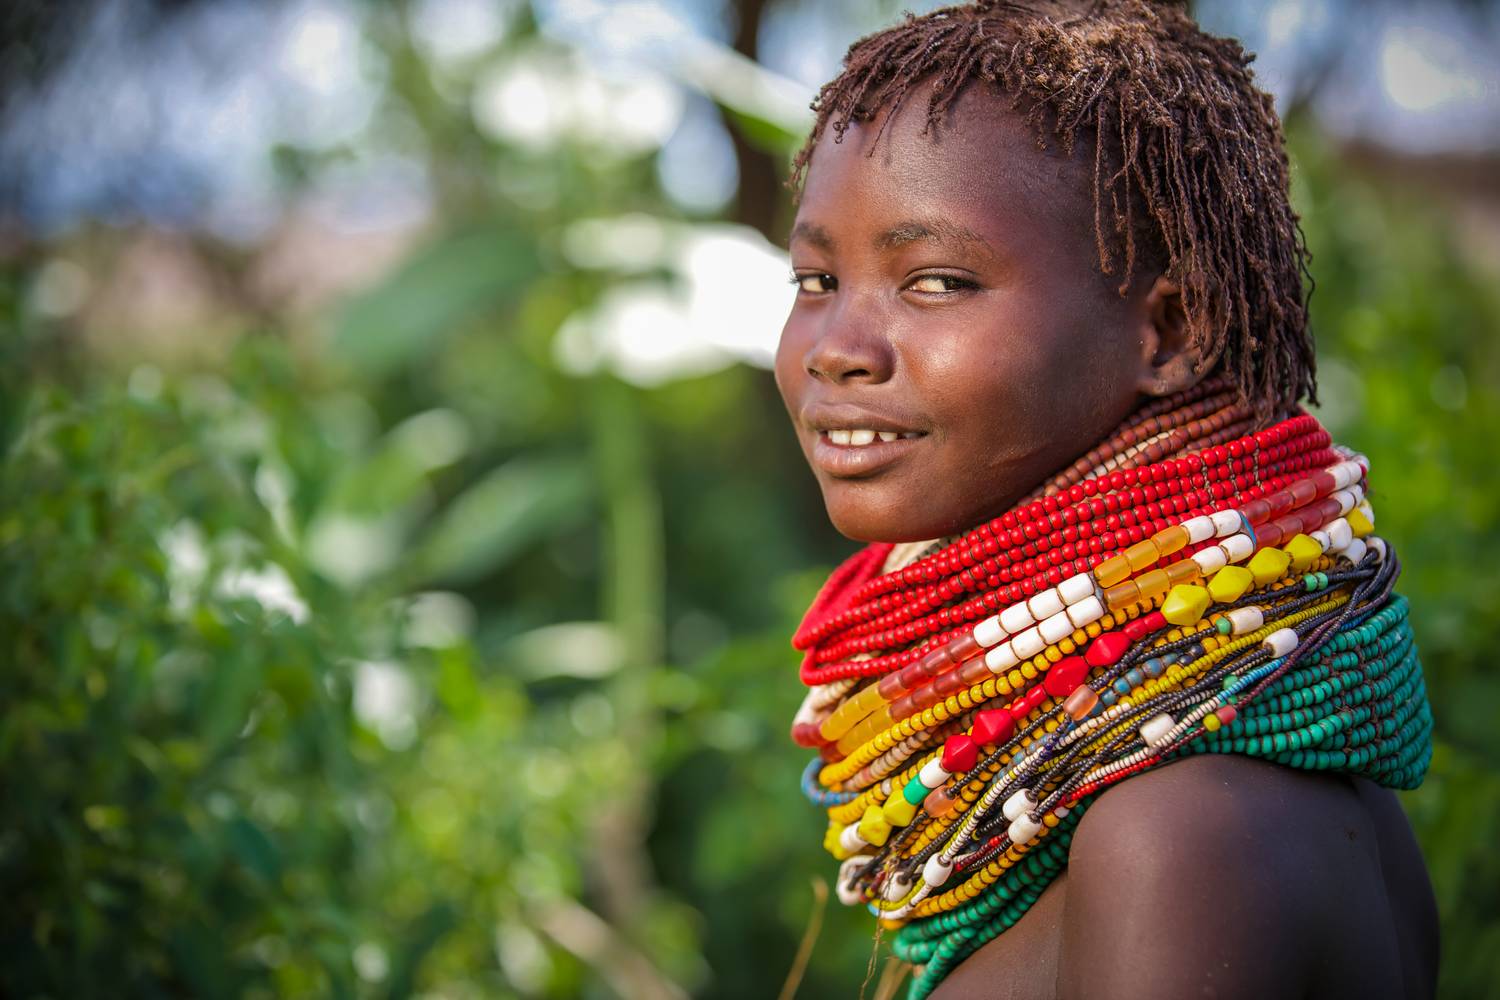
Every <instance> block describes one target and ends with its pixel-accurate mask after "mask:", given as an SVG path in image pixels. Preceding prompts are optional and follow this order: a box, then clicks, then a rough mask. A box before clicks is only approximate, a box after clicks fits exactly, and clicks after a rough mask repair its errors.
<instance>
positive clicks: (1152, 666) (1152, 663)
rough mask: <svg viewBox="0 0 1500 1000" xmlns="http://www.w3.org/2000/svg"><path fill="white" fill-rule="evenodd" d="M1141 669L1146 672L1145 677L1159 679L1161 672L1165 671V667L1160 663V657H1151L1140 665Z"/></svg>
mask: <svg viewBox="0 0 1500 1000" xmlns="http://www.w3.org/2000/svg"><path fill="white" fill-rule="evenodd" d="M1141 669H1142V670H1144V671H1146V676H1147V677H1160V676H1161V673H1162V671H1163V670H1165V669H1167V665H1166V664H1165V663H1163V662H1162V661H1161V657H1159V656H1153V657H1151V659H1149V660H1147V661H1146V662H1145V663H1142V664H1141Z"/></svg>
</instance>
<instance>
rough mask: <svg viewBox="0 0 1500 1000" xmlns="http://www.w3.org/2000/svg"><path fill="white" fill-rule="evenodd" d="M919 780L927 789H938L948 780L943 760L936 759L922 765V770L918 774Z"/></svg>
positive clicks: (940, 758) (939, 757)
mask: <svg viewBox="0 0 1500 1000" xmlns="http://www.w3.org/2000/svg"><path fill="white" fill-rule="evenodd" d="M917 780H919V781H920V782H922V784H923V785H924V786H925V787H927V788H937V787H938V786H940V785H942V783H943V782H945V781H947V780H948V772H947V771H946V770H944V768H943V758H942V757H941V756H938V757H934V758H932V759H931V760H929V761H928V762H927V763H925V764H923V765H922V770H920V771H918V772H917Z"/></svg>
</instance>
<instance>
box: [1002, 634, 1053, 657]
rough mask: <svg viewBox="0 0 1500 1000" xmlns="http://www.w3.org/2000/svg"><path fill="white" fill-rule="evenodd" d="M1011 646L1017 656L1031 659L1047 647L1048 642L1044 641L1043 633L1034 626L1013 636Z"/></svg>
mask: <svg viewBox="0 0 1500 1000" xmlns="http://www.w3.org/2000/svg"><path fill="white" fill-rule="evenodd" d="M1010 647H1011V649H1013V650H1015V653H1016V656H1017V658H1019V659H1022V660H1029V659H1031V658H1032V657H1033V656H1035V655H1036V654H1038V653H1040V652H1041V651H1042V650H1044V649H1046V648H1047V643H1046V642H1045V641H1043V639H1042V634H1041V633H1040V632H1039V631H1037V630H1036V628H1034V627H1033V628H1029V629H1027V630H1026V631H1024V632H1021V633H1020V634H1018V635H1016V636H1015V637H1014V638H1012V639H1011V640H1010Z"/></svg>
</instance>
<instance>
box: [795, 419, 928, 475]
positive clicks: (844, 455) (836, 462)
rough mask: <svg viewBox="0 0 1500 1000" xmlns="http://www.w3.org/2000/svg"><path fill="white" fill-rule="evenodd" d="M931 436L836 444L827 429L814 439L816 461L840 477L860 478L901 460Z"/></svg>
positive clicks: (922, 435) (814, 461)
mask: <svg viewBox="0 0 1500 1000" xmlns="http://www.w3.org/2000/svg"><path fill="white" fill-rule="evenodd" d="M926 436H927V435H925V434H921V435H918V436H917V437H898V438H897V439H896V440H894V441H882V440H880V439H879V438H877V439H876V440H874V441H872V442H871V443H869V444H860V445H850V444H834V443H833V441H832V440H831V439H830V438H829V437H828V432H827V431H819V432H818V436H817V438H816V439H815V440H814V441H813V453H812V463H813V465H814V466H816V467H817V468H819V469H821V470H822V471H824V472H826V473H828V474H829V475H830V476H834V477H835V478H839V479H858V478H861V477H864V476H869V475H873V474H874V473H876V472H879V471H881V470H882V469H884V468H886V467H887V466H889V465H891V464H892V463H893V462H898V461H900V460H901V459H902V457H904V456H905V455H906V453H907V452H908V451H910V450H911V449H913V448H915V447H918V446H919V445H920V444H921V443H922V440H923V438H925V437H926Z"/></svg>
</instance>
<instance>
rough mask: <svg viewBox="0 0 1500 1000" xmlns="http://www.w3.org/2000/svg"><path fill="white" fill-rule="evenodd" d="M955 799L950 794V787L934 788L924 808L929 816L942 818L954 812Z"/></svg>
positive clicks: (923, 803)
mask: <svg viewBox="0 0 1500 1000" xmlns="http://www.w3.org/2000/svg"><path fill="white" fill-rule="evenodd" d="M953 806H954V799H953V796H951V795H949V794H948V786H947V785H943V786H942V787H940V788H934V789H933V790H932V794H931V795H929V796H927V798H926V799H924V800H923V802H922V808H923V809H925V810H927V815H929V816H933V817H942V816H946V815H948V814H949V813H950V812H952V811H953Z"/></svg>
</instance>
